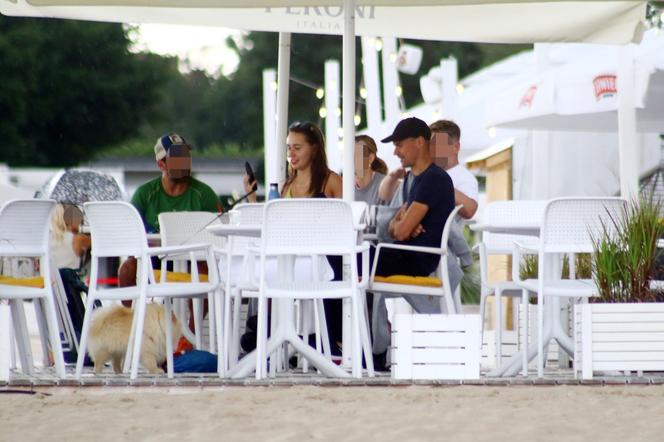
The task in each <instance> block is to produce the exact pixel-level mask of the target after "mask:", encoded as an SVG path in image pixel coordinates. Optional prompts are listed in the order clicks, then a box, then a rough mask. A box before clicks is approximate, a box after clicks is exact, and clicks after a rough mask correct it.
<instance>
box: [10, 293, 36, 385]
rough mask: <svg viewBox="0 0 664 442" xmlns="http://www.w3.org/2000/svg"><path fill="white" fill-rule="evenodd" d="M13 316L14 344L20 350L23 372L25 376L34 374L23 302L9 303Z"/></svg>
mask: <svg viewBox="0 0 664 442" xmlns="http://www.w3.org/2000/svg"><path fill="white" fill-rule="evenodd" d="M9 305H10V307H11V314H12V323H13V324H14V327H13V328H14V342H15V343H16V347H17V348H18V358H19V361H20V362H21V371H22V372H23V373H25V374H28V375H32V373H33V362H32V361H33V358H32V350H31V349H30V336H29V334H28V329H27V326H26V324H25V310H24V309H23V300H21V299H12V300H10V301H9Z"/></svg>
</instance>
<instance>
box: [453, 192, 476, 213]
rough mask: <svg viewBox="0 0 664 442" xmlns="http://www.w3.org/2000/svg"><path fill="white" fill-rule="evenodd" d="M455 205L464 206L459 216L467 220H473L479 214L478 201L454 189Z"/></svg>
mask: <svg viewBox="0 0 664 442" xmlns="http://www.w3.org/2000/svg"><path fill="white" fill-rule="evenodd" d="M454 204H456V205H457V206H458V205H462V206H463V207H462V208H461V210H459V215H461V216H462V217H464V218H466V219H470V218H472V217H473V216H474V215H475V212H477V201H475V200H474V199H472V198H470V197H469V196H467V195H466V194H465V193H463V192H461V191H459V190H457V189H454Z"/></svg>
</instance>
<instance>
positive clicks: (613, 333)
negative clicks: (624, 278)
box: [574, 303, 664, 379]
mask: <svg viewBox="0 0 664 442" xmlns="http://www.w3.org/2000/svg"><path fill="white" fill-rule="evenodd" d="M574 341H575V350H574V375H575V376H577V375H578V373H579V372H581V376H582V378H583V379H592V378H593V373H594V372H596V371H644V370H645V371H664V303H632V304H579V305H577V306H576V307H575V310H574Z"/></svg>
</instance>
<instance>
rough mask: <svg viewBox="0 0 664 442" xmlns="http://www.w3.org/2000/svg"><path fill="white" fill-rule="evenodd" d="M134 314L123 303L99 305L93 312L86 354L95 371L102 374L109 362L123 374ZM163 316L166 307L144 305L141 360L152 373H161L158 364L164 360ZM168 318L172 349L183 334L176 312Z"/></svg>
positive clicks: (164, 333) (164, 336) (164, 326)
mask: <svg viewBox="0 0 664 442" xmlns="http://www.w3.org/2000/svg"><path fill="white" fill-rule="evenodd" d="M133 314H134V312H133V310H132V309H130V308H127V307H124V306H122V305H113V306H108V307H102V308H100V309H97V310H96V311H95V312H94V313H93V317H92V322H91V324H90V334H89V338H88V342H89V344H88V353H89V354H90V358H91V359H92V362H94V365H95V373H101V371H102V370H103V368H104V364H105V363H106V362H108V361H112V363H113V370H114V371H115V372H116V373H122V363H123V360H124V357H125V353H126V352H127V343H128V342H129V334H130V332H131V322H132V319H133ZM165 316H166V310H165V309H164V306H163V305H161V304H148V305H147V306H146V309H145V322H144V325H143V340H142V345H141V356H140V362H141V365H143V367H144V368H145V369H147V370H148V371H149V372H150V373H152V374H159V373H163V372H164V370H162V369H161V368H159V366H160V365H161V364H163V363H164V361H166V322H165ZM171 321H172V332H173V335H172V336H171V339H172V342H173V348H175V346H176V345H177V342H178V341H179V339H180V337H181V336H182V325H181V323H180V321H179V320H178V319H177V318H176V317H175V315H172V318H171Z"/></svg>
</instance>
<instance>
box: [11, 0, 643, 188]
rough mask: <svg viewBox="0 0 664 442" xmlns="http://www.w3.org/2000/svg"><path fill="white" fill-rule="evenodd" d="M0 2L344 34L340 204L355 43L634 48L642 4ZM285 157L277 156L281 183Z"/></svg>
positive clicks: (282, 110)
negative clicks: (371, 39) (371, 38)
mask: <svg viewBox="0 0 664 442" xmlns="http://www.w3.org/2000/svg"><path fill="white" fill-rule="evenodd" d="M405 3H406V2H405V1H403V0H186V1H185V0H30V2H27V1H25V0H0V13H2V14H5V15H16V16H34V17H57V18H69V19H83V20H97V21H111V22H134V23H177V24H198V25H210V26H225V27H232V28H239V29H247V30H273V31H277V30H278V31H286V32H303V33H332V34H341V33H342V34H343V36H344V43H343V68H344V75H343V94H342V95H343V97H344V99H343V127H344V151H345V153H346V154H345V155H344V183H343V189H344V198H346V199H349V200H352V199H354V183H353V176H354V164H353V154H352V153H353V150H354V134H355V133H354V132H355V128H354V122H353V119H354V112H355V70H354V66H353V65H354V63H355V40H354V38H353V37H354V35H355V34H356V19H357V32H358V33H359V34H362V33H366V34H368V35H395V34H396V35H397V36H399V37H412V38H427V39H436V40H457V41H479V42H481V41H485V42H496V43H498V42H515V43H516V42H542V41H585V42H594V43H610V44H625V43H628V42H631V41H639V40H640V37H641V32H642V21H643V19H644V18H645V11H646V2H645V1H614V0H603V1H602V0H594V1H576V2H569V1H555V0H549V1H518V0H474V1H465V2H462V1H459V0H413V1H409V2H407V4H408V6H403V5H404V4H405ZM279 46H280V53H279V79H281V78H288V77H289V69H288V65H289V53H290V51H289V49H290V34H286V33H282V34H281V35H280V45H279ZM287 97H288V82H287V81H279V93H278V103H279V104H278V106H277V107H278V112H277V118H278V125H277V133H276V135H275V136H276V139H277V140H281V139H285V135H286V123H287V120H288V117H287V115H288V114H287V110H288V99H287ZM284 157H285V152H284V153H281V155H280V156H277V161H276V164H275V165H267V166H268V168H270V167H276V168H277V171H278V173H277V176H283V175H284V166H283V164H284V161H282V160H281V159H282V158H284Z"/></svg>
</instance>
